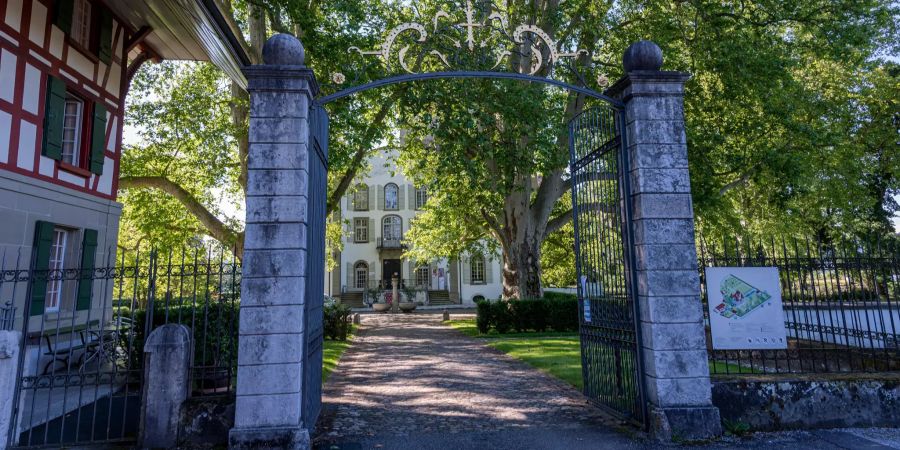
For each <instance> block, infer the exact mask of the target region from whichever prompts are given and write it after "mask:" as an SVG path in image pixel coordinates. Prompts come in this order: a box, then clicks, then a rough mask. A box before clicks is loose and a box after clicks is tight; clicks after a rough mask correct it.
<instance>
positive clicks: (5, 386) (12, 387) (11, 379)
mask: <svg viewBox="0 0 900 450" xmlns="http://www.w3.org/2000/svg"><path fill="white" fill-rule="evenodd" d="M21 335H22V334H21V333H19V332H18V331H0V449H5V448H6V443H7V438H8V436H7V433H8V432H9V426H10V421H12V412H13V399H14V398H15V394H16V379H17V378H18V370H19V352H20V351H21V348H22V347H21V342H22V340H21Z"/></svg>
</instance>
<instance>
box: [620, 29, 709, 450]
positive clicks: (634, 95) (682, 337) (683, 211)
mask: <svg viewBox="0 0 900 450" xmlns="http://www.w3.org/2000/svg"><path fill="white" fill-rule="evenodd" d="M623 65H624V67H625V71H626V75H625V76H624V77H623V78H622V79H621V80H619V81H618V82H616V84H615V85H613V86H612V87H610V89H609V90H608V91H607V94H608V95H610V96H613V97H616V98H619V99H620V100H622V101H623V102H624V103H625V114H624V116H625V137H626V138H627V148H626V149H625V152H626V154H625V157H626V158H627V159H628V161H627V162H628V170H629V173H627V174H626V175H625V176H626V180H627V181H626V182H628V183H629V186H630V191H631V192H630V194H631V198H630V199H628V200H626V202H628V203H629V204H630V205H631V221H632V222H631V223H630V224H629V226H630V227H631V232H632V234H633V237H634V238H633V248H632V249H631V251H630V254H631V255H632V258H631V259H632V260H633V266H632V267H634V269H635V273H634V274H633V276H634V277H635V278H636V283H634V284H633V285H636V289H637V292H635V293H634V295H635V300H636V301H637V302H638V310H639V312H640V317H639V326H640V333H641V347H642V348H641V349H640V351H641V358H642V359H641V361H642V366H643V367H642V371H643V373H642V374H641V381H642V382H643V386H644V393H645V396H646V398H645V401H646V402H647V403H648V410H649V414H650V417H649V422H650V428H651V431H652V432H653V433H654V434H655V435H656V436H657V437H658V438H660V439H664V440H669V439H671V438H672V436H673V435H677V436H679V437H681V438H685V439H704V438H709V437H713V436H716V435H719V434H721V423H720V419H719V410H718V409H717V408H715V407H713V406H712V398H711V389H710V388H711V385H710V379H709V367H708V355H707V351H706V335H705V331H704V327H703V312H702V304H701V299H700V280H699V275H698V270H697V253H696V248H695V244H694V212H693V207H692V203H691V187H690V178H689V174H688V160H687V142H686V136H685V127H684V106H683V95H684V84H685V82H687V80H688V79H690V74H687V73H683V72H664V71H661V70H660V68H661V67H662V51H661V50H660V49H659V47H658V46H657V45H656V44H654V43H652V42H650V41H641V42H638V43H636V44H633V45H632V46H631V47H629V48H628V50H626V51H625V55H624V57H623Z"/></svg>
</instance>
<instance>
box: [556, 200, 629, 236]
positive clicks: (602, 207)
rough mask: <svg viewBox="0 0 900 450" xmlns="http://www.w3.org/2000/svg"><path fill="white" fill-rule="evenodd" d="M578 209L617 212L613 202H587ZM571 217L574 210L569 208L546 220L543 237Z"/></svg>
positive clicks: (564, 223)
mask: <svg viewBox="0 0 900 450" xmlns="http://www.w3.org/2000/svg"><path fill="white" fill-rule="evenodd" d="M579 209H581V210H582V211H585V210H591V211H601V212H605V213H610V214H615V213H616V212H617V211H616V204H615V203H588V204H586V205H580V207H579ZM573 218H575V214H574V210H572V209H570V210H568V211H566V212H564V213H562V214H560V215H558V216H556V217H554V218H552V219H550V220H549V221H547V228H546V229H545V230H544V239H547V236H549V235H550V234H551V233H554V232H556V231H559V229H560V228H562V227H563V226H565V225H566V224H567V223H569V222H571V221H572V219H573Z"/></svg>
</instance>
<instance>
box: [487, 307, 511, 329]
mask: <svg viewBox="0 0 900 450" xmlns="http://www.w3.org/2000/svg"><path fill="white" fill-rule="evenodd" d="M491 318H492V319H493V323H494V328H495V329H496V330H497V332H498V333H500V334H506V333H509V330H510V329H511V328H512V327H513V315H512V311H511V310H510V307H509V302H507V301H504V300H500V301H497V302H494V303H492V304H491Z"/></svg>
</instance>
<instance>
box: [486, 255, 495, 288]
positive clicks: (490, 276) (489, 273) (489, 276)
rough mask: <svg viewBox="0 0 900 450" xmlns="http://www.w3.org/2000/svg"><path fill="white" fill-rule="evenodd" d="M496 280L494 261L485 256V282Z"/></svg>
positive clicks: (489, 282)
mask: <svg viewBox="0 0 900 450" xmlns="http://www.w3.org/2000/svg"><path fill="white" fill-rule="evenodd" d="M493 282H494V262H493V261H491V260H490V259H488V258H484V283H485V284H491V283H493Z"/></svg>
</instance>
